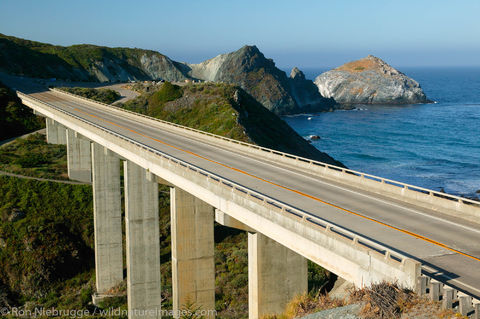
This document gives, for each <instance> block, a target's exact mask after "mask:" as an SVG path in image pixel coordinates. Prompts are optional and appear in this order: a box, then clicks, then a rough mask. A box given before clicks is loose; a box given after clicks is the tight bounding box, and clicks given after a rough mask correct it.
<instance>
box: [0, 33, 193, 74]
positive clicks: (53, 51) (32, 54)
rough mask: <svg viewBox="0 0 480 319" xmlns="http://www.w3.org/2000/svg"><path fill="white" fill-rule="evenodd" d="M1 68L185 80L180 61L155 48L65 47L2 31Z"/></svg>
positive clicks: (22, 71)
mask: <svg viewBox="0 0 480 319" xmlns="http://www.w3.org/2000/svg"><path fill="white" fill-rule="evenodd" d="M0 70H3V71H5V72H7V73H11V74H17V75H26V76H30V77H38V78H52V77H53V78H60V79H68V80H72V81H99V82H116V81H123V82H125V81H128V80H152V79H153V80H156V79H159V78H161V79H165V80H169V81H183V80H185V79H186V77H185V76H184V75H183V73H182V72H181V71H180V69H179V66H178V63H176V62H174V61H172V60H170V59H169V58H168V57H166V56H165V55H163V54H160V53H158V52H155V51H150V50H142V49H131V48H108V47H102V46H96V45H89V44H82V45H72V46H68V47H63V46H57V45H51V44H46V43H40V42H35V41H29V40H24V39H19V38H15V37H10V36H6V35H3V34H0Z"/></svg>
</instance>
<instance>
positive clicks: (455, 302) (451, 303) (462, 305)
mask: <svg viewBox="0 0 480 319" xmlns="http://www.w3.org/2000/svg"><path fill="white" fill-rule="evenodd" d="M418 280H419V283H418V287H417V293H418V294H419V295H420V296H428V297H429V298H430V300H432V301H435V302H442V308H443V309H456V310H457V312H458V313H460V314H461V315H463V316H469V317H473V318H475V319H477V318H480V300H478V299H475V298H472V297H471V296H469V295H467V294H465V293H462V292H460V291H458V290H457V289H455V288H453V287H451V286H449V285H447V284H444V283H442V282H439V281H437V280H435V279H433V278H432V277H429V276H427V275H424V274H423V275H422V276H420V278H418Z"/></svg>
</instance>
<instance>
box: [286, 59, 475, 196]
mask: <svg viewBox="0 0 480 319" xmlns="http://www.w3.org/2000/svg"><path fill="white" fill-rule="evenodd" d="M323 71H325V70H321V69H317V70H314V69H310V70H304V72H305V74H306V76H307V78H310V79H313V78H314V77H315V76H316V75H318V74H320V73H321V72H323ZM401 71H402V72H403V73H405V74H407V75H408V76H410V77H412V78H414V79H415V80H417V81H418V82H419V83H420V84H421V86H422V88H423V89H424V91H425V93H426V94H427V96H428V98H430V99H431V100H434V101H436V102H437V103H436V104H418V105H408V106H387V105H385V106H382V105H378V106H371V105H358V106H357V109H356V110H352V111H335V112H329V113H320V114H315V115H313V116H312V115H298V116H289V117H284V120H285V121H286V122H287V123H288V124H290V126H292V127H293V128H294V129H295V130H296V131H297V132H298V133H299V134H300V135H302V136H305V137H306V136H308V135H312V134H315V135H319V136H320V137H321V139H320V140H318V141H313V142H312V144H313V145H314V146H315V147H317V148H318V149H320V150H321V151H323V152H326V153H328V154H330V155H331V156H333V157H334V158H335V159H337V160H339V161H341V162H343V163H344V164H345V165H346V166H348V167H349V168H351V169H354V170H358V171H362V172H365V173H370V174H374V175H377V176H381V177H385V178H390V179H394V180H398V181H401V182H405V183H409V184H413V185H417V186H422V187H426V188H430V189H434V190H442V189H443V190H445V191H446V192H447V193H452V194H457V195H468V196H474V195H475V192H476V191H477V190H480V68H478V67H477V68H404V69H401ZM308 117H311V120H308ZM476 195H477V196H478V194H476Z"/></svg>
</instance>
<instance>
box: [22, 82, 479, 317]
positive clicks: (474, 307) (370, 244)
mask: <svg viewBox="0 0 480 319" xmlns="http://www.w3.org/2000/svg"><path fill="white" fill-rule="evenodd" d="M17 95H18V96H19V97H23V98H25V99H31V100H33V101H35V102H37V103H41V104H44V105H46V106H47V107H50V108H53V109H55V110H56V111H58V112H61V113H63V114H65V115H67V116H70V117H73V118H75V119H77V120H79V121H81V122H83V123H86V124H88V125H91V126H93V127H95V128H97V129H100V130H102V131H104V132H106V133H108V134H111V135H114V136H116V137H118V138H120V139H123V140H125V141H127V142H129V143H131V144H135V145H137V146H139V147H141V148H143V149H145V150H147V151H149V152H152V153H154V154H156V155H158V156H161V157H163V158H165V159H167V160H169V161H171V162H173V163H175V164H176V165H179V166H183V167H184V168H188V169H189V170H191V171H193V172H196V173H198V174H201V175H203V176H205V177H206V178H208V179H209V180H210V181H214V182H216V183H218V184H220V185H222V186H224V187H227V188H230V189H231V190H232V191H235V192H237V193H240V194H244V195H245V196H247V197H248V198H250V199H251V200H253V201H257V202H261V203H262V204H263V205H265V206H268V207H270V209H272V210H274V211H276V212H279V213H282V214H289V215H290V216H293V217H294V218H298V219H300V220H301V221H302V222H305V223H309V224H311V225H314V226H317V227H319V229H320V230H323V231H325V232H329V233H330V234H331V235H333V236H338V237H339V238H343V240H348V241H350V242H351V244H352V245H357V246H363V248H364V249H366V250H369V251H372V252H373V253H374V254H377V255H379V256H383V257H384V258H385V259H388V260H391V261H393V262H398V263H400V264H405V262H406V261H407V260H412V259H411V258H409V257H407V256H405V255H403V254H401V253H399V252H397V251H395V250H392V249H390V248H388V247H386V246H384V245H381V244H379V243H377V242H375V241H372V240H370V239H368V238H365V237H363V236H361V235H359V234H357V233H355V232H352V231H350V230H348V229H345V228H343V227H341V226H338V225H336V224H333V223H331V222H328V221H326V220H324V219H322V218H319V217H318V216H314V215H312V214H309V213H308V212H305V211H303V210H300V209H298V208H295V207H292V206H290V205H287V204H285V203H283V202H281V201H278V200H276V199H273V198H270V197H268V196H265V195H263V194H261V193H259V192H256V191H254V190H252V189H249V188H247V187H244V186H242V185H239V184H237V183H235V182H233V181H230V180H228V179H225V178H223V177H221V176H219V175H216V174H214V173H211V172H209V171H206V170H203V169H202V168H200V167H197V166H195V165H192V164H190V163H188V162H185V161H182V160H180V159H178V158H176V157H174V156H171V155H168V154H165V153H163V152H160V151H158V150H156V149H154V148H152V147H149V146H147V145H145V144H143V143H140V142H138V141H135V140H133V139H131V138H128V137H126V136H124V135H122V134H119V133H116V132H114V131H111V130H108V129H106V128H104V127H102V126H100V125H97V124H95V123H92V122H90V121H87V120H85V119H83V118H81V117H79V116H77V115H75V114H72V113H70V112H67V111H64V110H62V109H60V108H58V107H56V106H54V105H51V104H48V103H46V102H43V101H41V100H39V99H37V98H34V97H32V96H28V95H26V94H23V93H21V92H19V91H17ZM417 280H418V285H417V292H418V293H419V294H420V295H425V294H428V295H429V296H430V298H432V300H433V301H442V303H443V307H444V308H446V309H448V308H451V307H452V305H454V304H455V303H458V309H459V312H460V313H462V314H464V313H465V315H466V314H470V315H471V314H472V313H473V314H474V315H475V316H477V317H478V316H480V300H477V299H474V298H472V297H471V296H469V295H468V294H465V293H463V292H460V291H459V290H458V289H455V288H452V287H451V286H449V285H447V284H443V283H440V282H438V281H436V280H435V279H434V278H433V277H431V276H428V275H426V274H422V275H421V276H420V277H419V278H417ZM437 290H438V293H437ZM451 290H452V291H453V293H452V296H453V297H452V298H453V299H452V298H450V293H451V292H450V291H451ZM445 291H448V292H447V293H445ZM441 292H444V293H443V295H441ZM437 296H439V297H437Z"/></svg>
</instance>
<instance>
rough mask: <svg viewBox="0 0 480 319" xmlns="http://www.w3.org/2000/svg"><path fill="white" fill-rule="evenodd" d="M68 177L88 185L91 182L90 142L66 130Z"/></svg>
mask: <svg viewBox="0 0 480 319" xmlns="http://www.w3.org/2000/svg"><path fill="white" fill-rule="evenodd" d="M67 164H68V177H69V178H70V179H72V180H76V181H80V182H85V183H90V182H91V181H92V155H91V148H90V141H89V140H88V139H86V138H85V137H83V136H81V135H80V134H78V133H77V132H74V131H72V130H70V129H68V130H67Z"/></svg>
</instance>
